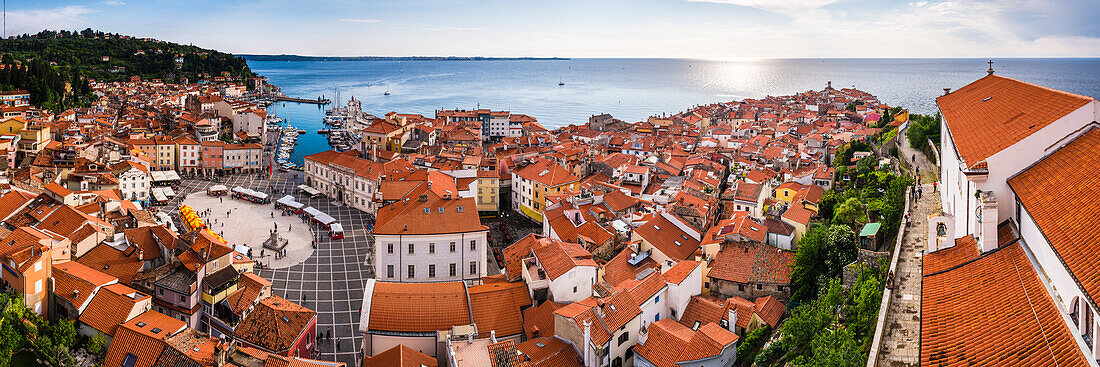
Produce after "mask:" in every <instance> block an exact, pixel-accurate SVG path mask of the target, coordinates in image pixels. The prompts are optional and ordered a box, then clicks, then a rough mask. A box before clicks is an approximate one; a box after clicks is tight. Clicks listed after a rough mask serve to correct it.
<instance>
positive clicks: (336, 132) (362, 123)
mask: <svg viewBox="0 0 1100 367" xmlns="http://www.w3.org/2000/svg"><path fill="white" fill-rule="evenodd" d="M336 101H337V102H336V105H335V106H334V107H332V108H330V109H328V110H325V115H324V117H323V118H322V123H323V124H324V125H325V128H323V129H318V130H317V134H319V135H325V136H326V138H327V139H328V145H329V146H330V147H332V149H334V150H336V151H340V152H343V151H347V150H351V149H354V148H355V147H357V146H358V145H359V142H360V139H362V134H361V133H360V131H362V130H363V129H364V128H366V127H367V126H369V125H370V121H372V120H374V119H376V117H374V116H373V115H371V114H369V113H366V112H363V109H362V101H361V100H358V99H355V97H351V99H349V100H348V102H347V104H345V105H343V106H341V105H340V92H339V91H336Z"/></svg>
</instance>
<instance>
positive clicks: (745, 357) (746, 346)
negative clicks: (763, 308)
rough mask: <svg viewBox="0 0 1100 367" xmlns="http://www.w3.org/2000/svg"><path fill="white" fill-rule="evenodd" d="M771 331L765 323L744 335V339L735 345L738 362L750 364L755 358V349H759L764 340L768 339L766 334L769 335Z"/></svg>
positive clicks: (745, 364) (744, 364)
mask: <svg viewBox="0 0 1100 367" xmlns="http://www.w3.org/2000/svg"><path fill="white" fill-rule="evenodd" d="M771 331H772V329H771V327H768V326H767V325H765V326H762V327H759V328H756V329H755V330H753V331H750V332H749V333H748V335H745V339H744V340H742V341H741V342H740V343H739V344H738V345H737V361H738V364H740V365H742V366H748V365H751V364H752V361H753V359H754V358H755V354H756V351H757V350H758V349H760V346H761V345H763V344H764V342H766V341H768V336H769V335H771Z"/></svg>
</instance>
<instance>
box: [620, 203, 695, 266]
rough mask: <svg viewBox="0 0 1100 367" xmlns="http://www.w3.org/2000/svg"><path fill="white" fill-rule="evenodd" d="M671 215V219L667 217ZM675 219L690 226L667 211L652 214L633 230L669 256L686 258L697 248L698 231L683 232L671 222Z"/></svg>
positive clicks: (679, 258)
mask: <svg viewBox="0 0 1100 367" xmlns="http://www.w3.org/2000/svg"><path fill="white" fill-rule="evenodd" d="M669 217H672V218H673V219H669ZM672 220H675V221H677V222H680V223H681V224H682V225H683V226H685V227H689V228H690V227H691V226H690V225H688V224H687V223H686V222H684V221H682V220H680V219H679V218H676V217H675V216H673V215H672V214H669V213H661V214H660V215H657V216H654V217H653V219H651V220H650V221H649V222H646V224H644V225H642V226H641V227H638V229H635V230H634V233H637V234H638V236H640V237H641V238H642V239H645V241H646V242H649V244H651V245H653V247H654V248H656V249H657V250H659V251H661V253H663V254H665V256H668V257H669V258H672V259H675V260H686V259H688V258H689V257H691V256H693V255H694V254H695V251H696V250H699V239H698V237H699V233H690V232H685V231H684V229H683V228H681V227H680V226H677V225H676V224H673V222H671V221H672Z"/></svg>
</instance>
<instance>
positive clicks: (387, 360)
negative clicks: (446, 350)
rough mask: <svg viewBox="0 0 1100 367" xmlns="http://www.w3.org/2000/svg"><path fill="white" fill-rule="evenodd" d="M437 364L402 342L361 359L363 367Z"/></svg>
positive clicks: (403, 366) (410, 366)
mask: <svg viewBox="0 0 1100 367" xmlns="http://www.w3.org/2000/svg"><path fill="white" fill-rule="evenodd" d="M438 364H439V362H436V360H435V358H432V357H431V356H429V355H427V354H424V353H421V352H420V351H417V350H416V349H412V348H409V347H407V346H405V345H404V344H398V345H397V346H396V347H393V348H390V349H387V350H386V351H385V352H382V353H378V354H375V355H374V356H372V357H365V358H364V359H363V367H421V366H435V365H438Z"/></svg>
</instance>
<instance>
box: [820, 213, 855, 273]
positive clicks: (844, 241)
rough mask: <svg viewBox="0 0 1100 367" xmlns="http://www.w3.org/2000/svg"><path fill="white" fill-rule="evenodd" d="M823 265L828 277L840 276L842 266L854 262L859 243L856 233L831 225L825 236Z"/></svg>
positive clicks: (847, 228) (849, 229) (840, 226)
mask: <svg viewBox="0 0 1100 367" xmlns="http://www.w3.org/2000/svg"><path fill="white" fill-rule="evenodd" d="M824 251H825V264H826V269H827V270H826V273H825V275H826V276H828V277H834V276H837V275H838V274H840V271H841V270H842V269H843V268H844V266H846V265H848V264H850V263H852V262H853V261H855V260H856V254H857V253H858V252H859V243H858V242H857V241H856V233H855V232H853V231H852V229H851V228H849V227H847V226H842V225H836V224H834V225H831V226H829V228H828V230H827V231H826V234H825V248H824Z"/></svg>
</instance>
